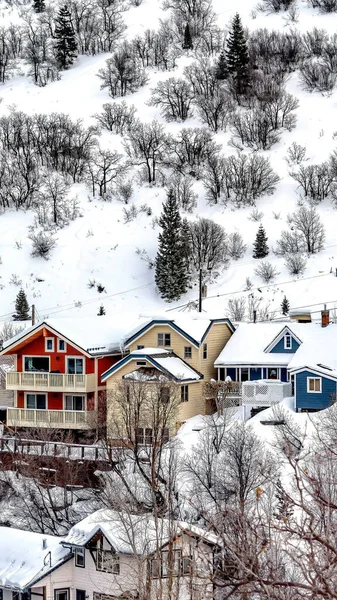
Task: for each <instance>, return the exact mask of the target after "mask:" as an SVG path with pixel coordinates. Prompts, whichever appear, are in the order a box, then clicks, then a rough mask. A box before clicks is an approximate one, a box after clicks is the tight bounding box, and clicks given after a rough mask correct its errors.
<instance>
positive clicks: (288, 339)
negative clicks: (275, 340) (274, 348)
mask: <svg viewBox="0 0 337 600" xmlns="http://www.w3.org/2000/svg"><path fill="white" fill-rule="evenodd" d="M292 342H293V340H292V337H291V335H290V334H289V333H286V335H285V336H284V349H285V350H291V349H292V345H293V344H292Z"/></svg>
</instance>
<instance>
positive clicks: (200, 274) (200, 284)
mask: <svg viewBox="0 0 337 600" xmlns="http://www.w3.org/2000/svg"><path fill="white" fill-rule="evenodd" d="M198 310H199V312H200V313H201V311H202V268H201V267H200V269H199V308H198Z"/></svg>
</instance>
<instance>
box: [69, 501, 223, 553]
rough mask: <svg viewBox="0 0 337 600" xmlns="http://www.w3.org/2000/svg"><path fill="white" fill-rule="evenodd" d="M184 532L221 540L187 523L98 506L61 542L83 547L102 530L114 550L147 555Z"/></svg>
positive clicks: (213, 540)
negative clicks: (98, 507) (96, 509)
mask: <svg viewBox="0 0 337 600" xmlns="http://www.w3.org/2000/svg"><path fill="white" fill-rule="evenodd" d="M183 533H185V534H187V535H193V536H195V537H199V538H201V539H204V540H205V541H206V542H207V543H209V544H212V545H216V544H219V543H221V542H220V540H219V539H218V538H217V537H216V536H215V535H214V534H213V533H211V532H207V531H205V530H204V529H201V528H200V527H196V526H193V525H189V524H188V523H184V522H180V521H170V520H169V519H161V518H156V519H155V518H154V517H153V516H152V515H150V514H147V515H144V514H143V515H133V514H130V513H123V512H117V511H114V510H108V509H100V510H98V511H96V512H95V513H93V514H92V515H90V516H89V517H86V519H83V521H81V522H80V523H77V525H75V526H74V527H72V529H71V530H70V531H69V534H68V535H67V537H66V538H65V539H64V540H63V542H62V544H64V545H66V546H71V547H72V546H79V547H82V546H85V545H87V544H88V543H89V542H90V541H91V540H92V539H93V538H94V537H95V536H96V535H97V534H102V535H103V536H104V537H105V538H106V539H107V541H108V542H109V544H110V545H111V546H112V548H113V549H114V550H115V552H116V553H117V554H129V555H130V554H131V555H144V556H146V555H149V554H152V553H153V552H155V551H156V550H157V549H159V548H161V547H162V546H165V545H166V544H167V543H168V542H169V540H170V539H172V538H174V537H176V536H177V535H181V534H183Z"/></svg>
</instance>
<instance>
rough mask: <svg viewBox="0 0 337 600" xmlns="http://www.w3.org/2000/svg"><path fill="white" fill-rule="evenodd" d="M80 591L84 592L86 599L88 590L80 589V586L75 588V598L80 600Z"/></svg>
mask: <svg viewBox="0 0 337 600" xmlns="http://www.w3.org/2000/svg"><path fill="white" fill-rule="evenodd" d="M78 592H82V593H83V594H84V600H85V599H86V596H87V591H86V590H80V589H79V588H75V600H79V594H78Z"/></svg>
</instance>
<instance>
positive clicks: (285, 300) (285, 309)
mask: <svg viewBox="0 0 337 600" xmlns="http://www.w3.org/2000/svg"><path fill="white" fill-rule="evenodd" d="M289 309H290V304H289V300H288V298H287V297H286V296H284V298H283V300H282V302H281V310H282V314H283V315H287V314H288V312H289Z"/></svg>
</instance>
